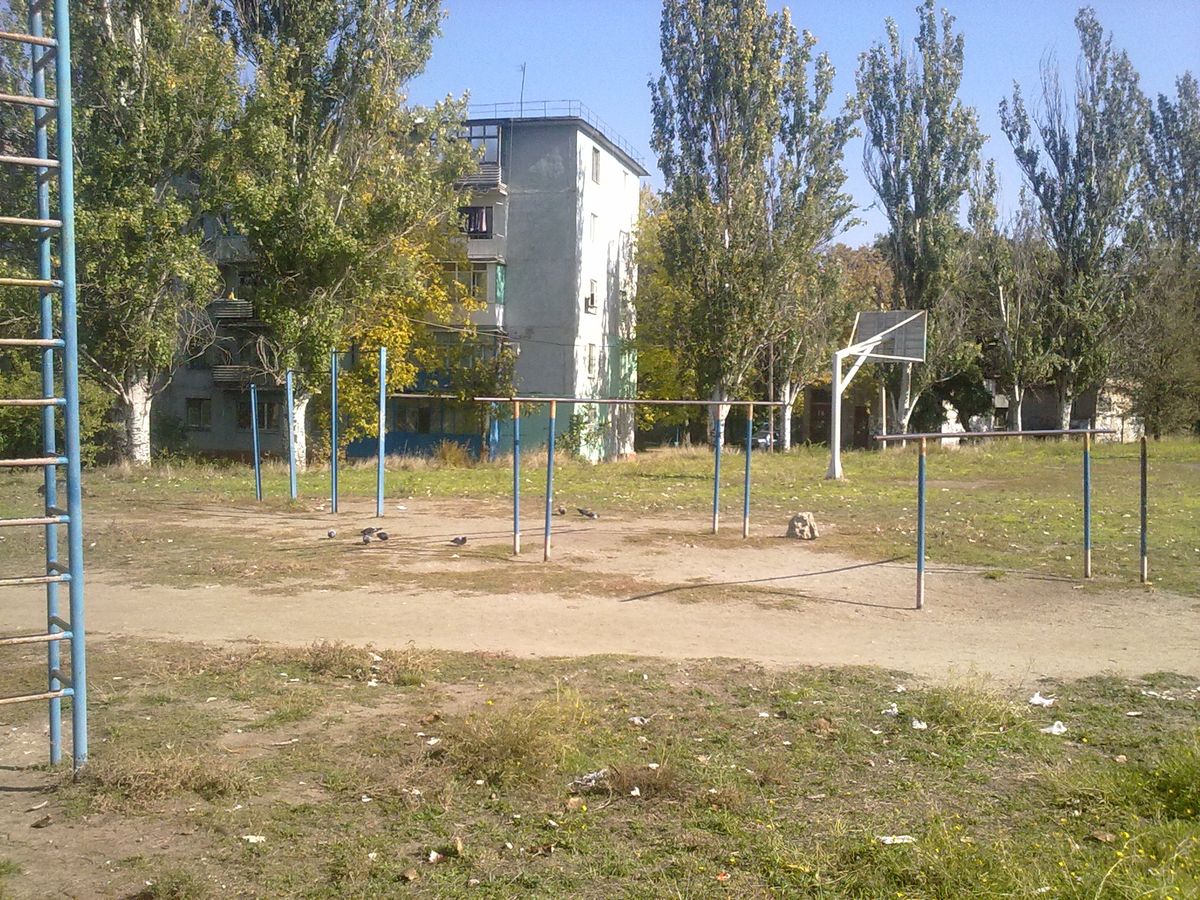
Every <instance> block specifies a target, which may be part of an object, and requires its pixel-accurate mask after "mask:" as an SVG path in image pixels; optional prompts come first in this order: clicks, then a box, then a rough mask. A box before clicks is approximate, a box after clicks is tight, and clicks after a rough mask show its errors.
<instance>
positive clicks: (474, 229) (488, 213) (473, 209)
mask: <svg viewBox="0 0 1200 900" xmlns="http://www.w3.org/2000/svg"><path fill="white" fill-rule="evenodd" d="M458 214H459V216H460V217H461V219H462V224H461V226H460V227H461V228H462V231H463V233H464V234H465V235H466V236H467V237H469V238H490V237H491V236H492V208H491V207H490V206H460V207H459V208H458Z"/></svg>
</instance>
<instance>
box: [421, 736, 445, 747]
mask: <svg viewBox="0 0 1200 900" xmlns="http://www.w3.org/2000/svg"><path fill="white" fill-rule="evenodd" d="M441 742H442V739H441V738H438V737H431V738H430V739H429V740H427V741H426V742H425V744H426V745H427V746H429V747H436V746H437V745H438V744H440V743H441Z"/></svg>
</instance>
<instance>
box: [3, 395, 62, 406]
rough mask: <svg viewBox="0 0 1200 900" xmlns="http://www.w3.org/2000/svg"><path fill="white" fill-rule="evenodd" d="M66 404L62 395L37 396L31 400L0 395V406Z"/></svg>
mask: <svg viewBox="0 0 1200 900" xmlns="http://www.w3.org/2000/svg"><path fill="white" fill-rule="evenodd" d="M66 404H67V401H66V400H64V399H63V398H62V397H38V398H34V399H31V400H27V399H24V398H13V397H0V406H66Z"/></svg>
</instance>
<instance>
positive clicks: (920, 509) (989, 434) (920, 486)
mask: <svg viewBox="0 0 1200 900" xmlns="http://www.w3.org/2000/svg"><path fill="white" fill-rule="evenodd" d="M1073 434H1081V435H1083V577H1084V578H1091V577H1092V435H1093V434H1116V432H1115V431H1113V430H1112V429H1111V428H1062V429H1057V430H1050V431H951V432H942V431H926V432H918V433H916V434H879V435H875V436H874V437H873V440H876V441H879V442H880V443H882V444H887V443H890V442H895V441H919V442H920V452H919V454H918V457H917V609H923V608H924V607H925V457H926V442H927V441H946V440H958V439H961V438H975V437H979V438H1013V437H1064V436H1069V435H1073ZM1145 460H1146V441H1145V438H1143V439H1142V473H1143V474H1142V478H1141V484H1142V502H1141V511H1142V516H1141V520H1142V521H1141V525H1142V573H1143V574H1142V580H1143V581H1145V580H1146V574H1145V573H1146V571H1147V568H1146V478H1145V474H1144V473H1145V470H1146V462H1145Z"/></svg>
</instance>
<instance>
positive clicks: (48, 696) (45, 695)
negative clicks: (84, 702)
mask: <svg viewBox="0 0 1200 900" xmlns="http://www.w3.org/2000/svg"><path fill="white" fill-rule="evenodd" d="M74 694H75V691H74V690H72V689H71V688H60V689H59V690H57V691H42V692H41V693H40V694H17V695H16V696H14V697H0V706H6V705H7V704H9V703H29V702H31V701H34V700H55V699H57V698H59V697H71V696H74Z"/></svg>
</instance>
